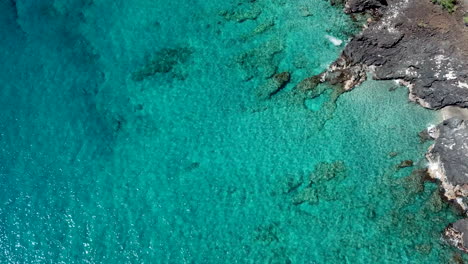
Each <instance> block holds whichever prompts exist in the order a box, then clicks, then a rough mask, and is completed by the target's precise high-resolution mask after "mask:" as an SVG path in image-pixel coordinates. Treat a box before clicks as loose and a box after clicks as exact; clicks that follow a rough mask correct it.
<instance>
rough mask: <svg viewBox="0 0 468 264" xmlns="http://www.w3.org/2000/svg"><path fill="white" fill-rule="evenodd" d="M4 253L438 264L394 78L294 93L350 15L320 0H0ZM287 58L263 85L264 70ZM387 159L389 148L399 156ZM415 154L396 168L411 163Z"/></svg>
mask: <svg viewBox="0 0 468 264" xmlns="http://www.w3.org/2000/svg"><path fill="white" fill-rule="evenodd" d="M0 12H1V16H0V28H1V29H2V32H5V33H4V34H3V35H4V36H6V37H4V38H1V39H0V54H1V58H2V61H3V64H2V66H0V67H2V70H1V71H0V80H1V83H2V86H1V92H2V93H1V95H2V96H1V97H0V108H1V110H2V113H3V114H2V115H1V116H0V128H1V132H0V142H1V146H2V147H1V152H0V155H1V156H0V157H1V159H0V160H1V161H0V177H1V178H0V180H1V183H2V184H1V185H0V186H1V191H0V202H1V204H2V206H1V207H0V252H2V253H1V254H0V262H2V263H445V262H450V261H453V256H454V255H455V254H457V252H456V251H455V250H453V249H451V248H450V247H448V246H447V245H445V244H444V243H443V242H442V241H441V240H440V232H441V230H443V228H444V227H445V226H446V225H447V224H448V223H449V222H450V221H453V220H454V219H455V218H456V215H455V214H454V213H453V212H452V211H451V210H450V209H449V208H447V207H446V205H445V204H443V203H442V202H441V201H440V198H439V197H438V195H437V188H436V186H435V185H434V184H432V183H423V182H422V181H421V177H420V176H418V175H417V174H415V173H413V174H412V171H413V170H417V169H418V168H422V167H424V166H425V162H424V152H425V150H426V149H427V147H428V145H429V144H430V143H424V144H423V143H421V142H420V139H419V138H418V136H417V133H418V132H419V131H421V130H422V129H424V128H425V127H427V126H428V125H430V124H432V123H435V122H437V119H438V117H437V115H436V113H434V112H431V111H429V110H425V109H423V108H421V107H419V106H417V105H415V104H413V103H410V102H408V99H407V90H406V89H405V88H403V87H399V88H397V89H396V90H394V88H395V84H394V83H392V82H376V81H367V82H365V83H364V84H363V85H361V86H359V87H358V88H356V89H355V90H353V91H351V92H348V93H345V94H343V95H341V96H340V97H339V98H337V97H336V93H335V92H334V90H333V87H327V86H320V87H319V88H317V89H318V90H320V89H322V88H323V90H324V91H323V94H322V95H321V96H319V97H316V98H310V96H309V98H308V99H307V100H306V101H304V98H300V99H298V98H297V97H295V96H293V94H294V89H293V88H294V86H295V85H296V84H297V83H298V82H300V81H301V80H302V79H304V78H306V77H309V76H312V75H314V74H318V73H320V72H322V71H323V70H324V69H326V67H327V66H328V65H329V64H330V63H331V62H333V61H334V60H335V59H336V58H337V57H338V55H339V53H340V51H341V49H342V48H343V46H335V45H333V43H331V42H330V41H329V40H328V39H327V37H326V36H327V35H329V36H333V37H336V38H338V39H341V40H344V41H346V40H347V39H348V38H349V37H350V36H351V35H352V34H354V33H355V32H357V31H358V28H357V25H356V24H355V23H353V22H352V21H351V20H350V18H349V17H347V16H346V15H344V14H343V13H342V12H341V10H340V9H339V8H337V7H332V6H330V5H329V3H328V2H327V1H321V0H312V1H310V0H309V1H289V2H288V1H282V0H257V1H246V0H244V1H242V0H240V1H189V0H180V1H176V2H174V1H167V2H163V1H162V0H161V1H149V0H139V1H108V0H94V1H91V0H89V1H84V0H83V1H79V0H68V1H52V0H50V1H45V0H44V1H16V6H14V5H12V1H2V2H0ZM284 71H288V72H290V73H291V75H292V77H291V82H290V83H289V84H288V85H287V86H286V87H285V88H284V89H283V90H281V91H279V92H278V93H277V94H275V95H273V96H271V97H269V96H265V93H266V94H267V95H268V92H269V91H270V90H268V91H265V89H264V88H265V87H266V86H265V84H266V83H268V82H269V78H270V77H271V75H272V74H274V73H279V72H284ZM395 155H396V156H395ZM409 159H410V160H413V161H414V163H415V166H414V167H411V168H403V169H397V165H398V164H400V162H402V161H404V160H409Z"/></svg>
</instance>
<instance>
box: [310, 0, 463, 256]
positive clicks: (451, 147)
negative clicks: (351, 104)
mask: <svg viewBox="0 0 468 264" xmlns="http://www.w3.org/2000/svg"><path fill="white" fill-rule="evenodd" d="M332 4H343V5H344V12H346V13H348V14H350V15H355V14H358V15H359V16H367V21H366V24H365V25H364V26H363V30H362V31H361V33H359V34H358V35H356V36H355V37H354V38H353V39H351V40H350V41H349V43H348V44H347V45H346V47H345V49H344V51H343V52H342V54H341V56H340V58H339V59H338V60H337V61H336V62H335V63H333V64H332V65H331V66H330V68H329V69H328V70H327V71H326V72H324V73H322V74H321V75H320V76H318V77H319V78H317V79H320V81H321V82H330V83H332V84H334V83H340V84H341V86H342V88H343V91H348V90H351V89H352V88H353V87H355V86H356V85H358V84H360V83H361V82H362V81H364V80H365V79H366V78H367V75H368V74H369V73H370V75H371V76H372V78H374V79H376V80H395V81H397V82H398V83H399V84H401V85H405V86H407V87H408V88H409V99H410V100H411V101H413V102H415V103H418V104H420V105H421V106H423V107H425V108H429V109H434V110H441V109H442V110H441V111H442V112H443V111H444V109H448V108H451V109H452V110H451V111H450V113H451V114H449V115H448V116H444V120H443V121H442V123H440V124H439V125H436V126H433V127H430V128H428V129H427V131H424V134H425V135H427V138H430V139H433V140H434V144H433V145H432V146H431V147H430V148H429V150H428V151H427V154H426V158H427V161H428V168H427V173H428V175H429V176H430V177H431V178H433V179H434V180H436V181H437V182H438V183H439V186H440V193H441V195H442V197H443V198H444V200H446V201H447V202H449V203H451V204H453V205H454V206H455V207H456V208H457V209H459V211H460V212H461V214H462V215H463V216H464V217H465V218H463V219H461V220H459V221H457V222H455V223H452V224H450V225H449V226H448V227H447V228H446V229H445V231H444V234H443V237H444V239H445V240H446V241H447V242H448V243H449V244H451V245H453V246H455V247H457V248H458V249H460V250H462V251H463V252H465V253H468V114H466V112H467V111H465V110H466V109H464V108H468V27H467V26H466V25H465V23H464V16H466V14H467V13H468V1H467V0H461V1H458V3H457V5H458V8H457V9H456V10H455V11H454V12H452V13H449V12H448V11H447V10H444V9H443V8H442V7H441V6H439V5H436V4H434V3H433V2H431V1H430V0H422V1H410V0H347V1H346V0H343V1H342V2H341V3H340V2H339V1H337V0H335V1H332ZM453 109H456V110H455V111H453Z"/></svg>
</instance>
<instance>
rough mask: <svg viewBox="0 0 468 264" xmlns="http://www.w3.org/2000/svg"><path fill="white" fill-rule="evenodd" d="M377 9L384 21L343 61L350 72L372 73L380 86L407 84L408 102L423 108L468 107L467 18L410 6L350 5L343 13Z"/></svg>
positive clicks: (366, 0)
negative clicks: (386, 82)
mask: <svg viewBox="0 0 468 264" xmlns="http://www.w3.org/2000/svg"><path fill="white" fill-rule="evenodd" d="M379 7H380V9H381V12H380V13H381V14H382V16H381V17H376V18H375V19H373V20H372V19H371V20H370V22H369V23H368V25H366V26H365V28H364V29H363V31H362V32H361V33H360V34H358V35H357V36H355V37H354V38H353V39H352V40H351V41H350V42H349V43H348V45H347V46H346V48H345V49H344V51H343V53H342V55H341V58H340V59H339V60H346V61H347V66H348V67H356V66H361V67H362V66H365V67H368V68H371V69H373V71H374V76H373V77H374V78H375V79H378V80H402V81H404V83H405V84H407V85H408V86H409V87H410V99H411V100H413V101H415V102H418V103H419V104H421V105H422V106H424V107H427V108H432V109H439V108H442V107H444V106H447V105H457V106H461V107H468V59H467V54H468V30H467V29H466V28H465V27H464V25H463V21H462V16H463V15H462V14H454V15H448V14H446V13H445V11H443V10H442V9H441V8H440V7H439V6H436V5H434V4H432V3H430V2H429V1H409V0H388V2H387V1H378V0H349V1H347V3H346V7H345V12H359V11H362V10H368V9H375V8H379ZM354 78H355V79H358V78H357V77H354ZM356 84H359V82H357V83H356ZM350 88H352V87H350Z"/></svg>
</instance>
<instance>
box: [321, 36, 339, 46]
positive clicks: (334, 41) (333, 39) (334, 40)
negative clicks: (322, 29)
mask: <svg viewBox="0 0 468 264" xmlns="http://www.w3.org/2000/svg"><path fill="white" fill-rule="evenodd" d="M325 38H327V39H328V40H329V41H330V42H331V43H333V45H335V46H341V44H343V41H342V40H341V39H338V38H335V37H333V36H330V35H325Z"/></svg>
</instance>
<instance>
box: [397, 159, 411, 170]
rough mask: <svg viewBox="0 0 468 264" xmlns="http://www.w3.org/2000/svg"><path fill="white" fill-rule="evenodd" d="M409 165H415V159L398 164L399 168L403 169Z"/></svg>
mask: <svg viewBox="0 0 468 264" xmlns="http://www.w3.org/2000/svg"><path fill="white" fill-rule="evenodd" d="M407 167H413V161H412V160H404V161H402V162H400V164H398V166H397V168H398V169H403V168H407Z"/></svg>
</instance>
